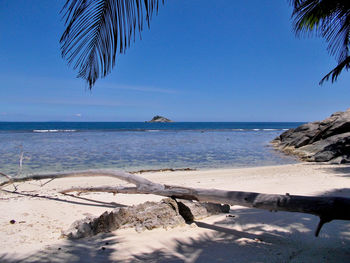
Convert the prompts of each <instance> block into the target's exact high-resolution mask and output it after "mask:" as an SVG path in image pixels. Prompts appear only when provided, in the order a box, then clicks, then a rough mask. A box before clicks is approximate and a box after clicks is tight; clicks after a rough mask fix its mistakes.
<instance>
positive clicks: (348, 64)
mask: <svg viewBox="0 0 350 263" xmlns="http://www.w3.org/2000/svg"><path fill="white" fill-rule="evenodd" d="M344 69H346V70H349V69H350V56H348V57H346V58H345V59H344V60H343V61H341V62H340V63H338V65H337V66H336V67H335V68H334V69H332V71H330V72H329V73H328V74H327V75H326V76H324V77H323V78H322V80H321V81H320V84H323V82H324V81H327V80H329V78H332V82H335V81H336V80H337V79H338V77H339V75H340V73H341V72H342V71H343V70H344Z"/></svg>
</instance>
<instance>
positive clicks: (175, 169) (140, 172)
mask: <svg viewBox="0 0 350 263" xmlns="http://www.w3.org/2000/svg"><path fill="white" fill-rule="evenodd" d="M178 171H196V169H193V168H189V167H187V168H161V169H147V170H138V171H134V172H129V173H131V174H142V173H156V172H178Z"/></svg>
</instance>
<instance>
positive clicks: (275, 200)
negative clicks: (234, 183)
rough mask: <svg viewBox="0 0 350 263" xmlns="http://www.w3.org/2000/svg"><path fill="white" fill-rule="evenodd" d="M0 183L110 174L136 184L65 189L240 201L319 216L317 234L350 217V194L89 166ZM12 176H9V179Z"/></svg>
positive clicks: (199, 199)
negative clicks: (229, 185)
mask: <svg viewBox="0 0 350 263" xmlns="http://www.w3.org/2000/svg"><path fill="white" fill-rule="evenodd" d="M0 175H3V176H5V177H6V178H7V179H8V180H7V181H5V182H2V183H0V187H3V186H5V185H8V184H15V183H18V182H24V181H28V180H41V179H56V178H64V177H81V176H109V177H114V178H118V179H120V180H123V181H126V182H128V183H131V184H134V185H135V186H134V187H120V186H115V187H113V186H101V187H90V188H79V187H78V188H71V189H67V190H64V191H62V192H61V193H63V194H66V193H70V192H79V193H82V192H108V193H113V194H116V193H123V194H154V195H160V196H166V197H171V198H180V199H186V200H195V201H198V202H210V203H216V204H229V205H240V206H245V207H251V208H257V209H264V210H270V211H286V212H298V213H306V214H312V215H315V216H318V217H319V218H320V222H319V224H318V226H317V228H316V231H315V235H316V236H318V234H319V232H320V230H321V228H322V226H323V225H324V224H325V223H328V222H330V221H332V220H350V198H344V197H325V196H313V197H312V196H299V195H290V194H288V193H287V194H285V195H277V194H262V193H254V192H241V191H225V190H218V189H203V188H189V187H182V186H175V185H166V184H159V183H154V182H152V181H150V180H147V179H145V178H143V177H141V176H138V175H135V174H130V173H125V172H120V171H114V170H88V171H85V172H76V173H57V174H46V175H34V176H29V177H24V178H10V177H9V176H6V175H4V174H1V173H0ZM9 178H10V179H9Z"/></svg>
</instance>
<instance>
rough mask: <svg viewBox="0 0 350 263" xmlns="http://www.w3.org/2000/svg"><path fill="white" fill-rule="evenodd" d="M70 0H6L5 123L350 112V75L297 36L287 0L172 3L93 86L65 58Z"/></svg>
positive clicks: (2, 21) (0, 23)
mask: <svg viewBox="0 0 350 263" xmlns="http://www.w3.org/2000/svg"><path fill="white" fill-rule="evenodd" d="M63 2H64V1H62V0H50V1H47V0H31V1H28V0H3V1H0V78H1V83H0V96H1V104H0V121H144V120H148V119H150V118H152V117H153V116H154V115H156V114H160V115H164V116H166V117H169V118H171V119H173V120H175V121H313V120H319V119H323V118H325V117H327V116H328V115H330V114H331V113H332V112H335V111H339V110H345V109H347V108H348V107H350V105H349V99H350V85H349V84H350V73H347V72H345V73H344V74H343V75H342V76H341V77H340V79H339V81H338V82H336V83H335V84H333V85H331V84H329V83H327V84H326V85H323V86H319V85H318V82H319V80H320V79H321V78H322V76H323V75H324V74H326V73H328V71H329V70H331V68H332V67H334V66H335V65H336V62H335V60H334V58H332V57H330V56H329V54H328V53H327V51H326V43H324V41H323V40H322V39H319V38H296V37H295V35H294V33H293V31H292V25H291V20H290V15H291V8H290V6H289V5H288V1H287V0H285V1H271V0H250V1H244V0H191V1H189V0H166V1H165V2H166V3H165V5H164V6H162V7H161V8H160V10H159V14H158V16H156V17H154V19H153V20H152V23H151V29H150V30H148V29H147V30H145V31H144V32H143V34H142V40H140V39H137V40H136V42H135V43H134V45H133V46H132V47H131V48H130V49H129V50H128V51H127V52H126V54H125V55H122V56H119V57H118V58H117V65H116V67H115V69H114V71H113V73H112V74H111V75H109V76H108V77H107V78H105V79H103V80H99V81H98V82H97V84H96V86H95V87H94V88H93V90H92V91H91V92H90V91H89V90H87V89H86V85H85V83H84V81H83V80H80V79H76V77H75V76H76V72H74V71H73V69H71V68H69V67H68V66H67V64H66V62H65V61H64V60H63V59H62V58H61V56H60V50H59V48H60V47H59V38H60V35H61V34H62V32H63V29H64V25H63V22H62V21H61V19H60V14H59V11H60V9H61V7H62V4H63Z"/></svg>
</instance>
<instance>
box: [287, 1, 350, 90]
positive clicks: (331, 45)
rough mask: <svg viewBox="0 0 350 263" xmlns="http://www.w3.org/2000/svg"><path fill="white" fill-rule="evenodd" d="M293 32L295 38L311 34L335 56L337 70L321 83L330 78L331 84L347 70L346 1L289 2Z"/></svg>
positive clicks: (349, 21) (349, 12) (349, 14)
mask: <svg viewBox="0 0 350 263" xmlns="http://www.w3.org/2000/svg"><path fill="white" fill-rule="evenodd" d="M291 3H292V5H293V7H294V10H293V17H294V29H295V31H296V33H297V34H298V35H301V34H313V33H316V34H317V35H318V36H321V37H323V38H324V39H325V40H326V41H327V42H328V51H329V52H330V54H331V55H333V56H335V57H336V59H337V61H338V66H337V67H336V68H334V69H333V70H332V71H331V72H330V73H329V74H327V75H326V76H325V77H324V78H323V79H322V80H321V82H320V83H323V82H324V81H325V80H328V79H329V78H330V76H332V82H334V81H335V80H336V79H337V77H338V76H339V74H340V73H341V71H342V70H343V69H344V68H347V67H346V63H345V64H344V61H347V59H348V57H349V45H350V1H349V0H292V1H291Z"/></svg>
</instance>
